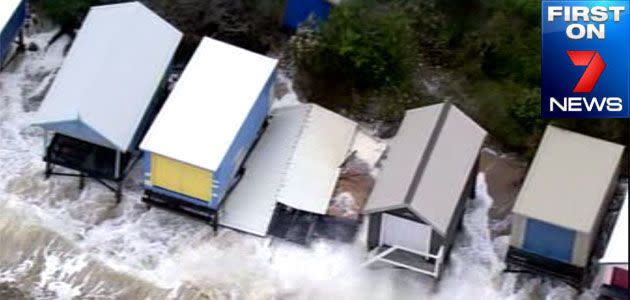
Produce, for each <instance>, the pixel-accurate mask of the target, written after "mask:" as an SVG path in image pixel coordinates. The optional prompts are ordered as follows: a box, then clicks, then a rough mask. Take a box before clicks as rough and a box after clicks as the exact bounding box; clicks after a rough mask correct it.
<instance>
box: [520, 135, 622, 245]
mask: <svg viewBox="0 0 630 300" xmlns="http://www.w3.org/2000/svg"><path fill="white" fill-rule="evenodd" d="M623 149H624V147H623V146H621V145H617V144H614V143H611V142H608V141H604V140H601V139H596V138H593V137H589V136H586V135H582V134H579V133H575V132H571V131H568V130H565V129H560V128H558V127H554V126H547V129H546V130H545V134H544V136H543V138H542V141H541V142H540V146H539V147H538V151H537V152H536V156H535V157H534V160H533V161H532V163H531V166H530V167H529V171H528V173H527V177H526V178H525V182H524V183H523V186H522V187H521V190H520V192H519V194H518V197H517V199H516V204H515V205H514V209H513V213H516V214H520V215H523V216H525V217H528V218H534V219H538V220H541V221H545V222H547V223H551V224H554V225H557V226H561V227H564V228H568V229H571V230H575V231H579V232H584V233H587V234H590V233H591V232H592V231H593V230H595V225H596V223H597V220H598V218H599V214H600V212H601V211H602V206H603V205H604V203H605V202H606V197H607V195H608V191H609V188H610V187H611V183H612V182H613V180H615V178H614V177H615V176H616V174H617V173H616V171H617V167H618V166H619V162H620V160H621V156H622V155H623Z"/></svg>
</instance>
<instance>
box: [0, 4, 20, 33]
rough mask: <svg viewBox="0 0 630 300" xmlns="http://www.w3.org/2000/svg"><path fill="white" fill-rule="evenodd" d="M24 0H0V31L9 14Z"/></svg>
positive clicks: (8, 18)
mask: <svg viewBox="0 0 630 300" xmlns="http://www.w3.org/2000/svg"><path fill="white" fill-rule="evenodd" d="M22 1H24V0H2V1H0V31H1V30H2V29H3V28H4V27H5V26H7V24H8V23H9V20H10V19H11V16H13V13H14V12H15V9H16V8H18V6H19V5H20V3H22Z"/></svg>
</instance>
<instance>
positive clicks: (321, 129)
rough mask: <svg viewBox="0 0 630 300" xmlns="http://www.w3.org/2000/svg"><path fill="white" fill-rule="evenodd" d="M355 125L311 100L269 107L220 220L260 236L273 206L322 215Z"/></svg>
mask: <svg viewBox="0 0 630 300" xmlns="http://www.w3.org/2000/svg"><path fill="white" fill-rule="evenodd" d="M357 129H358V125H357V123H356V122H354V121H352V120H349V119H347V118H345V117H343V116H341V115H338V114H336V113H334V112H332V111H330V110H327V109H325V108H323V107H321V106H319V105H316V104H300V105H295V106H291V107H284V108H279V109H276V110H274V111H273V112H272V113H271V119H270V121H269V127H268V128H267V129H266V130H265V133H264V134H263V136H262V137H261V139H260V142H258V144H257V145H256V147H255V148H254V150H253V152H252V154H251V156H250V157H249V159H248V160H247V162H246V163H245V168H246V169H247V172H246V173H245V175H244V176H243V180H242V181H241V182H240V183H239V185H238V186H236V188H235V189H234V191H233V192H232V193H231V194H230V196H229V198H228V199H226V203H225V206H224V207H223V209H224V214H223V215H222V217H221V220H220V222H221V224H222V225H224V226H227V227H231V228H235V229H238V230H241V231H245V232H249V233H252V234H255V235H260V236H265V235H267V234H268V233H269V230H270V226H271V224H272V218H273V216H274V211H275V210H276V207H277V206H278V204H282V205H286V206H288V207H291V208H293V209H295V210H300V211H303V212H307V213H312V214H318V215H324V214H326V211H327V210H328V206H329V203H330V200H331V199H332V196H333V193H334V190H335V186H336V184H337V180H338V179H339V175H340V171H341V166H342V164H343V162H344V161H345V160H346V158H347V157H348V155H349V154H350V148H351V147H352V144H353V142H354V138H355V136H356V133H357Z"/></svg>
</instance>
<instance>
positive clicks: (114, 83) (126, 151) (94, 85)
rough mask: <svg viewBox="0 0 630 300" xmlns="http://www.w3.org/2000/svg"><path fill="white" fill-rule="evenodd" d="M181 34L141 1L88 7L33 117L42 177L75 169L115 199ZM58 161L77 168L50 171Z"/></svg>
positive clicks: (158, 100) (159, 97)
mask: <svg viewBox="0 0 630 300" xmlns="http://www.w3.org/2000/svg"><path fill="white" fill-rule="evenodd" d="M181 38H182V34H181V32H179V31H178V30H177V29H175V28H174V27H173V26H171V25H170V24H169V23H167V22H166V21H164V20H163V19H161V18H160V17H159V16H158V15H156V14H155V13H153V12H152V11H151V10H149V9H148V8H146V7H145V6H144V5H142V4H140V3H139V2H129V3H123V4H114V5H105V6H96V7H92V8H91V9H90V11H89V13H88V15H87V17H86V18H85V20H84V22H83V25H82V26H81V29H80V30H79V32H78V34H77V37H76V39H75V41H74V43H73V44H72V47H71V48H70V51H69V52H68V55H67V57H66V59H65V61H64V63H63V65H62V67H61V69H60V70H59V72H58V73H57V76H56V78H55V80H54V82H53V84H52V86H51V88H50V90H49V91H48V94H47V95H46V97H45V99H44V101H43V103H42V105H41V107H40V108H39V111H38V112H37V115H36V116H35V120H34V125H38V126H40V127H42V128H44V130H45V135H44V137H45V143H44V146H45V156H44V161H46V176H47V177H48V176H50V175H65V176H78V177H80V179H81V186H82V185H83V178H84V177H86V176H87V177H92V178H94V179H96V180H97V181H99V182H101V183H103V184H104V185H105V186H106V187H108V188H109V189H111V190H112V191H115V192H116V195H117V198H118V200H120V193H121V185H122V180H123V179H124V178H125V176H126V175H127V173H128V172H129V170H130V169H131V167H132V165H133V162H134V161H136V160H137V159H138V158H139V157H140V151H138V149H137V147H138V144H139V142H140V140H141V139H142V137H143V136H144V133H145V132H146V130H147V128H148V126H149V124H150V123H151V121H152V119H153V117H154V116H155V114H156V112H157V110H158V109H159V106H160V105H161V102H162V101H163V95H162V94H164V93H165V90H164V82H165V78H166V75H167V73H168V69H169V66H170V64H171V59H172V57H173V55H174V54H175V51H176V50H177V47H178V45H179V41H180V39H181ZM49 133H52V139H49V138H50V134H49ZM55 165H57V166H62V167H66V168H69V169H72V170H76V171H78V172H79V174H70V173H63V172H55V171H54V169H53V168H54V166H55ZM106 181H112V182H113V183H114V184H115V186H113V185H112V184H111V183H108V182H106Z"/></svg>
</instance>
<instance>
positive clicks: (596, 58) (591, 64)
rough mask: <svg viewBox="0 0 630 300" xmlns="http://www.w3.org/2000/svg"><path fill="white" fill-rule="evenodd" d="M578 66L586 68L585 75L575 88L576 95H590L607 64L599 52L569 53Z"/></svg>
mask: <svg viewBox="0 0 630 300" xmlns="http://www.w3.org/2000/svg"><path fill="white" fill-rule="evenodd" d="M567 55H569V58H570V59H571V61H572V62H573V64H574V65H576V66H580V67H582V66H586V70H584V74H582V77H581V78H580V80H579V81H578V83H577V84H576V85H575V88H573V92H574V93H590V92H591V91H593V88H594V87H595V84H596V83H597V81H598V80H599V76H601V75H602V73H603V72H604V69H605V68H606V63H604V60H603V59H602V57H601V56H600V55H599V52H597V51H567Z"/></svg>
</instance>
